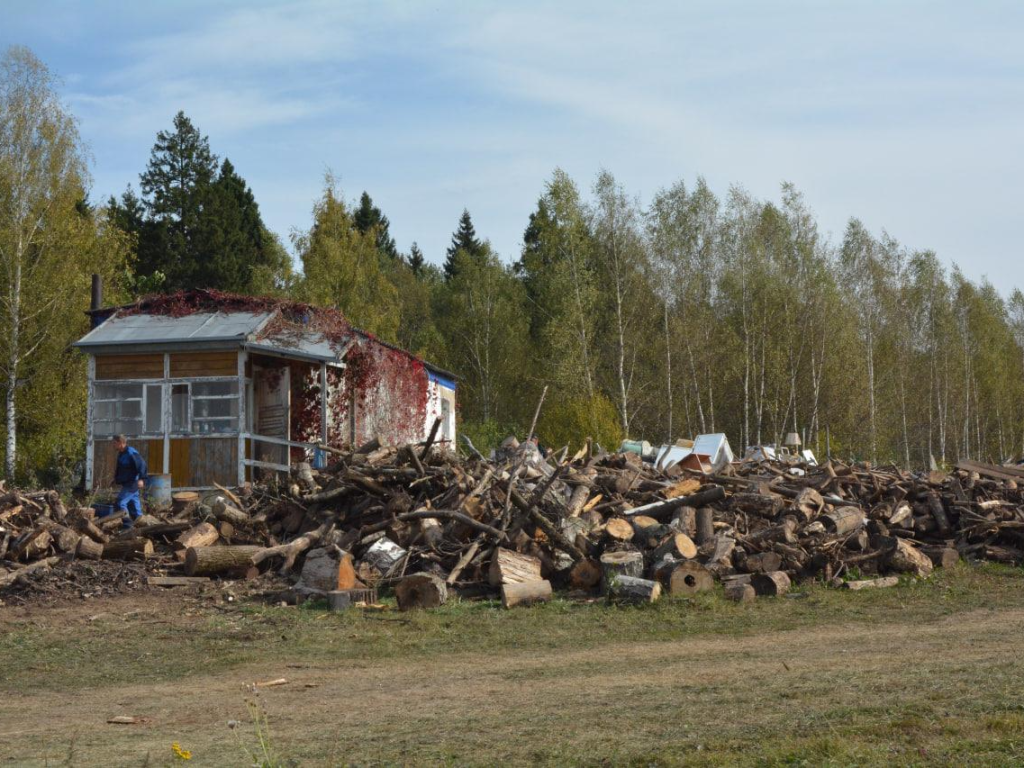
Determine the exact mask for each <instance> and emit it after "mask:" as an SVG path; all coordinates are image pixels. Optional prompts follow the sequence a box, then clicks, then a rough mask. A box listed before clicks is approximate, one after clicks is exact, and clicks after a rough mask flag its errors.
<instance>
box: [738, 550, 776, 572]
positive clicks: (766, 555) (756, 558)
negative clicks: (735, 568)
mask: <svg viewBox="0 0 1024 768" xmlns="http://www.w3.org/2000/svg"><path fill="white" fill-rule="evenodd" d="M781 567H782V555H780V554H779V553H778V552H759V553H757V554H755V555H747V557H746V558H745V559H744V560H742V561H741V562H740V570H743V571H746V572H747V573H769V572H771V571H777V570H779V568H781Z"/></svg>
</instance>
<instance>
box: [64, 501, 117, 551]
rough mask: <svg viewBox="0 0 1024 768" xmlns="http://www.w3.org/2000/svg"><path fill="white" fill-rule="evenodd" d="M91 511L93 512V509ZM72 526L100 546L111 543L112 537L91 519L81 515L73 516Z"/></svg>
mask: <svg viewBox="0 0 1024 768" xmlns="http://www.w3.org/2000/svg"><path fill="white" fill-rule="evenodd" d="M89 511H90V512H92V510H91V509H90V510H89ZM76 512H80V510H76ZM72 524H73V525H74V526H75V530H77V531H78V532H79V533H81V534H82V535H83V536H88V537H89V538H90V539H92V540H93V541H95V542H97V543H98V544H106V543H107V542H108V541H110V537H109V536H108V535H107V534H106V533H104V532H103V531H102V530H100V528H99V526H98V525H96V524H95V523H94V522H93V521H92V519H91V518H88V517H84V516H81V515H73V516H72Z"/></svg>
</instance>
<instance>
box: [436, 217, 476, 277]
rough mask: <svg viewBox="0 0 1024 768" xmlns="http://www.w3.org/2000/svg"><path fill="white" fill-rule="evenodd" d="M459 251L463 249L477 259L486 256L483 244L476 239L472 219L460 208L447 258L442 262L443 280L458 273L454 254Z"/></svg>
mask: <svg viewBox="0 0 1024 768" xmlns="http://www.w3.org/2000/svg"><path fill="white" fill-rule="evenodd" d="M459 251H463V252H464V253H466V254H467V255H468V256H469V257H470V258H472V259H475V260H477V261H480V260H481V259H484V258H486V251H485V249H484V244H483V243H482V242H481V241H480V240H479V239H477V236H476V229H475V228H474V227H473V219H472V218H471V217H470V215H469V211H468V210H466V209H463V210H462V216H460V217H459V228H458V229H457V230H455V232H454V233H453V234H452V244H451V245H449V246H448V252H447V256H448V258H447V259H445V262H444V278H445V280H451V279H452V278H454V277H455V275H456V274H458V269H459V268H458V260H457V259H456V258H455V255H456V254H457V253H458V252H459Z"/></svg>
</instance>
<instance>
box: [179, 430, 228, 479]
mask: <svg viewBox="0 0 1024 768" xmlns="http://www.w3.org/2000/svg"><path fill="white" fill-rule="evenodd" d="M214 483H220V484H221V485H223V486H227V487H232V486H235V485H237V484H238V440H237V439H235V438H213V437H207V438H203V437H181V438H172V439H171V484H172V485H173V487H175V488H194V487H211V486H213V484H214Z"/></svg>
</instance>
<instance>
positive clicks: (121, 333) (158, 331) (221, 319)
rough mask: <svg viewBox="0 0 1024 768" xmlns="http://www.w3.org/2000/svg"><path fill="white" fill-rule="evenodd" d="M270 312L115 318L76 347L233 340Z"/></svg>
mask: <svg viewBox="0 0 1024 768" xmlns="http://www.w3.org/2000/svg"><path fill="white" fill-rule="evenodd" d="M272 314H273V313H271V312H257V313H253V312H228V313H225V312H197V313H195V314H191V315H186V316H184V317H170V316H167V315H146V314H130V315H121V314H118V315H115V316H114V317H111V318H110V319H109V320H106V321H105V322H103V323H102V324H101V325H99V326H98V327H96V328H94V329H93V330H91V331H90V332H89V333H87V334H86V335H85V336H83V337H82V338H81V339H79V341H78V342H76V344H75V346H76V347H99V346H116V345H120V344H160V343H174V342H182V341H232V340H235V339H238V340H242V339H245V338H246V337H247V336H249V335H250V334H254V333H256V332H257V331H259V329H260V328H261V327H262V326H263V324H264V323H266V322H267V320H269V319H270V317H271V315H272Z"/></svg>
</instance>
